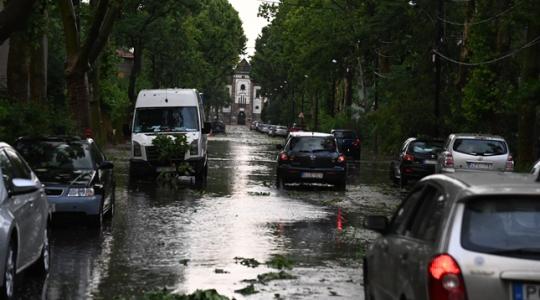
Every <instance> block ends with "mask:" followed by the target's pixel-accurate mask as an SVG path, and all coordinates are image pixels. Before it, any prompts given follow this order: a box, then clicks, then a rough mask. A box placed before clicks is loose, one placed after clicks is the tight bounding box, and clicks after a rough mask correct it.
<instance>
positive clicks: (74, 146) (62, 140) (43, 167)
mask: <svg viewBox="0 0 540 300" xmlns="http://www.w3.org/2000/svg"><path fill="white" fill-rule="evenodd" d="M15 148H16V149H17V150H18V151H19V152H20V153H21V155H22V156H23V157H24V158H25V159H26V160H27V161H28V163H29V164H30V166H31V167H32V169H33V170H34V171H35V172H36V174H37V176H38V177H39V178H40V179H41V180H42V182H43V184H44V185H45V192H46V193H47V198H48V199H49V203H50V204H51V205H52V206H53V207H54V212H55V214H81V215H83V216H86V218H87V220H88V221H89V223H90V224H91V225H93V226H95V227H100V226H101V225H102V223H103V218H104V216H109V217H112V215H113V214H114V207H115V197H114V193H115V180H114V174H113V167H114V165H113V163H112V162H110V161H108V160H107V159H106V157H105V155H104V154H103V152H102V151H101V150H100V149H99V147H98V146H97V145H96V143H95V141H94V140H92V139H89V138H86V139H81V138H79V137H74V136H73V137H67V136H50V137H39V138H33V137H23V138H20V139H18V140H17V142H16V143H15Z"/></svg>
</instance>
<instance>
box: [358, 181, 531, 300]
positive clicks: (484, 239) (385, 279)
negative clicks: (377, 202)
mask: <svg viewBox="0 0 540 300" xmlns="http://www.w3.org/2000/svg"><path fill="white" fill-rule="evenodd" d="M365 225H366V227H367V228H369V229H372V230H376V231H378V232H380V233H382V236H381V237H379V238H378V239H376V240H375V242H373V243H372V244H371V246H370V247H369V249H368V250H367V252H366V256H365V258H364V280H365V282H364V288H365V294H366V299H377V300H379V299H380V300H382V299H415V300H424V299H468V300H476V299H478V300H484V299H490V300H503V299H504V300H518V299H523V300H538V299H540V182H537V181H536V177H535V176H531V175H522V174H516V173H496V172H489V173H484V174H482V176H478V173H477V172H476V173H475V172H460V173H454V174H437V175H432V176H429V177H426V178H424V179H423V180H421V181H420V182H419V183H418V184H417V185H416V186H415V188H414V189H413V191H412V192H411V193H410V194H409V196H408V197H407V198H406V199H405V200H404V201H403V202H402V204H401V206H400V207H399V208H398V209H397V211H396V213H395V215H394V216H393V218H392V220H391V221H390V222H388V221H387V219H386V217H383V216H371V217H368V218H367V219H366V222H365Z"/></svg>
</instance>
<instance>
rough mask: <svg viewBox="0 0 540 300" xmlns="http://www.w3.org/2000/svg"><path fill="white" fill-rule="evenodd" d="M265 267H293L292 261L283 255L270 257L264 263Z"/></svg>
mask: <svg viewBox="0 0 540 300" xmlns="http://www.w3.org/2000/svg"><path fill="white" fill-rule="evenodd" d="M266 265H267V266H268V267H270V268H274V269H280V270H281V269H289V270H290V269H292V268H293V266H294V261H293V260H292V259H290V258H288V257H285V256H283V255H279V254H277V255H272V258H271V259H270V260H269V261H267V262H266Z"/></svg>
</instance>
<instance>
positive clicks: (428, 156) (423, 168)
mask: <svg viewBox="0 0 540 300" xmlns="http://www.w3.org/2000/svg"><path fill="white" fill-rule="evenodd" d="M442 148H443V142H442V141H440V140H433V139H418V138H408V139H407V140H406V141H405V142H404V143H403V145H402V146H401V148H400V150H399V153H398V154H397V155H396V157H395V159H394V160H393V161H392V162H391V163H390V179H391V180H392V181H393V182H394V183H399V185H400V186H401V187H403V186H404V185H406V184H407V182H408V181H409V180H410V179H415V180H418V179H421V178H422V177H425V176H427V175H431V174H433V173H435V165H436V164H437V155H438V154H439V153H440V152H441V151H442Z"/></svg>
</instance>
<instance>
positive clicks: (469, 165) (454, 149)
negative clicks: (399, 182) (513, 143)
mask: <svg viewBox="0 0 540 300" xmlns="http://www.w3.org/2000/svg"><path fill="white" fill-rule="evenodd" d="M456 170H482V171H505V172H512V171H513V170H514V159H513V158H512V154H510V149H509V147H508V144H507V143H506V140H505V139H504V138H502V137H500V136H495V135H483V134H451V135H450V136H449V137H448V139H447V140H446V143H445V145H444V148H443V152H441V153H440V154H439V155H438V159H437V165H436V171H437V173H440V172H455V171H456Z"/></svg>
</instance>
